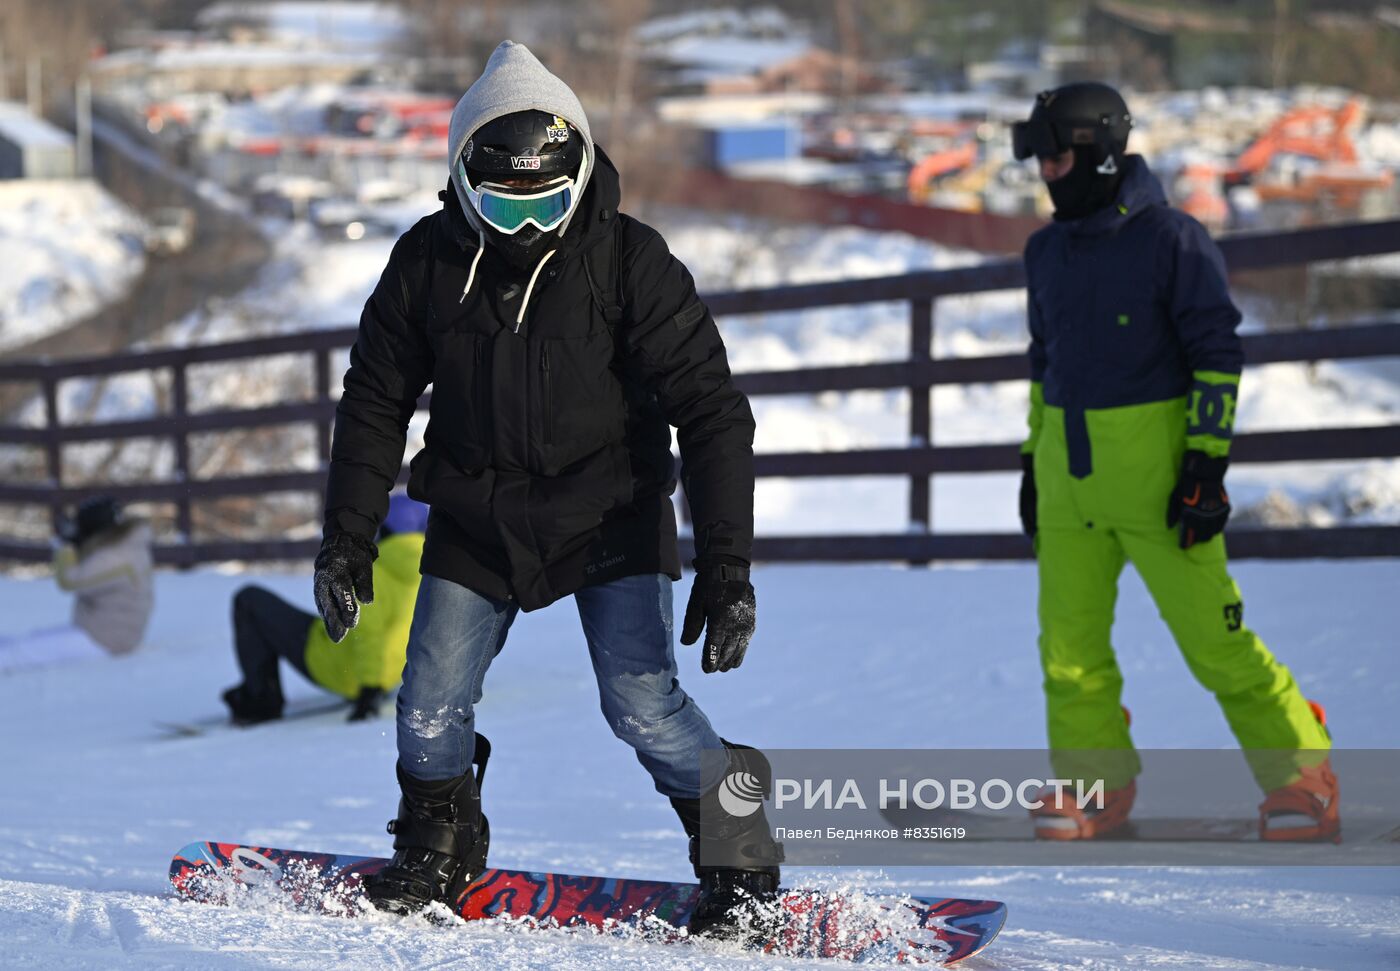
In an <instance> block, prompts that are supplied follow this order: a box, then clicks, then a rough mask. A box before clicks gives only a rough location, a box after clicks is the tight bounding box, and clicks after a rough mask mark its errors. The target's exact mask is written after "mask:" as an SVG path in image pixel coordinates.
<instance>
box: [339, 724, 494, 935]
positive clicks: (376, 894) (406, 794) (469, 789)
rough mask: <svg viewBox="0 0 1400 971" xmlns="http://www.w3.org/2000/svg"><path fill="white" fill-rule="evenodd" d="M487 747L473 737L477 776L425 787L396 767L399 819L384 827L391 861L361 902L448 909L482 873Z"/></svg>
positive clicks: (487, 838)
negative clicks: (438, 904)
mask: <svg viewBox="0 0 1400 971" xmlns="http://www.w3.org/2000/svg"><path fill="white" fill-rule="evenodd" d="M490 750H491V749H490V743H487V742H486V740H485V739H484V738H482V736H480V735H478V736H477V743H476V751H477V757H476V758H475V759H474V760H473V761H474V762H475V763H476V765H477V771H476V774H475V775H473V774H472V773H467V774H466V775H459V776H457V777H456V778H453V779H444V780H441V781H437V782H426V781H424V780H422V779H415V778H414V777H413V776H411V775H409V774H408V773H407V772H405V771H404V769H403V766H402V765H398V766H396V771H397V773H398V778H399V789H400V790H401V791H402V793H403V796H402V798H401V799H400V800H399V814H398V817H397V818H396V819H393V820H391V821H390V822H389V825H388V827H387V829H388V831H389V833H391V834H392V835H393V837H394V856H393V859H391V860H390V861H389V865H388V866H386V867H385V868H384V869H383V870H380V871H379V872H378V873H376V874H373V875H372V876H369V877H366V878H365V882H364V887H365V897H366V898H367V899H368V900H369V902H370V903H371V904H373V905H374V906H375V907H376V908H378V909H379V910H386V911H389V912H390V913H395V914H412V913H417V912H418V911H421V910H423V909H424V908H425V907H427V906H428V905H429V904H432V903H435V902H441V903H444V904H447V905H448V906H449V907H450V906H452V905H453V904H455V902H456V900H457V898H458V897H459V896H460V895H461V893H462V891H463V890H464V889H466V887H467V885H468V884H469V883H471V882H472V881H473V880H474V879H476V877H477V876H478V875H480V873H481V872H482V871H483V870H485V869H486V852H487V849H488V848H489V846H490V843H491V829H490V826H489V825H488V824H487V821H486V817H485V816H484V815H483V814H482V812H481V788H480V785H481V779H482V777H483V776H484V775H485V772H486V757H487V755H489V753H490Z"/></svg>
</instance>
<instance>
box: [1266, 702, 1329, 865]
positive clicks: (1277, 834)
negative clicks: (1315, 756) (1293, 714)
mask: <svg viewBox="0 0 1400 971" xmlns="http://www.w3.org/2000/svg"><path fill="white" fill-rule="evenodd" d="M1308 707H1309V708H1311V709H1312V713H1313V717H1314V718H1316V719H1317V723H1318V725H1320V726H1321V727H1322V730H1323V731H1324V732H1327V737H1328V739H1329V740H1330V739H1331V737H1332V733H1331V732H1330V731H1327V711H1326V709H1324V708H1323V707H1322V705H1320V704H1318V703H1317V702H1316V701H1309V702H1308ZM1340 800H1341V790H1340V788H1339V787H1338V785H1337V775H1336V773H1334V772H1333V771H1332V761H1331V760H1330V759H1323V760H1322V762H1320V763H1319V764H1317V765H1310V766H1306V767H1304V768H1302V769H1300V770H1299V775H1298V779H1297V781H1295V782H1290V783H1289V784H1288V785H1286V786H1281V787H1279V788H1278V789H1275V790H1274V791H1273V792H1271V793H1269V794H1268V795H1267V796H1265V797H1264V801H1263V802H1261V803H1260V804H1259V838H1260V839H1261V840H1270V841H1275V842H1321V841H1323V840H1330V841H1331V842H1333V843H1340V842H1341V841H1342V816H1341V807H1340Z"/></svg>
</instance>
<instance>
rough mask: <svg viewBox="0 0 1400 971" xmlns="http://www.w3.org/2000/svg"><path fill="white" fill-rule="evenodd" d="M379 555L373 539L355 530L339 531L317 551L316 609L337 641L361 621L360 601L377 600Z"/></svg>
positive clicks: (331, 635) (329, 632)
mask: <svg viewBox="0 0 1400 971" xmlns="http://www.w3.org/2000/svg"><path fill="white" fill-rule="evenodd" d="M378 555H379V550H378V549H377V548H375V545H374V544H373V543H371V542H370V541H369V540H367V539H364V538H363V537H360V536H356V535H355V534H354V533H336V534H335V535H334V536H331V537H330V538H329V539H327V540H326V541H325V542H324V543H322V544H321V552H320V553H318V554H316V579H315V589H316V609H317V610H319V611H320V612H321V619H322V620H324V621H325V622H326V633H327V634H329V635H330V638H331V640H333V641H335V642H336V643H339V642H340V641H341V640H343V639H344V638H345V632H346V631H348V630H349V629H350V628H352V627H354V626H355V625H356V624H358V623H359V622H360V604H362V603H373V602H374V569H373V566H374V558H375V557H376V556H378ZM357 600H358V603H357V602H356V601H357Z"/></svg>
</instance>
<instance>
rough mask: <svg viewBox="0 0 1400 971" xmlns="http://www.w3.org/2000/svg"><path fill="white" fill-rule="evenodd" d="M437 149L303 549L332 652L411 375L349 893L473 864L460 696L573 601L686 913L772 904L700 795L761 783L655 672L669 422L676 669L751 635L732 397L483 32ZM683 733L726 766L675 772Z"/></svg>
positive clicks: (667, 526)
mask: <svg viewBox="0 0 1400 971" xmlns="http://www.w3.org/2000/svg"><path fill="white" fill-rule="evenodd" d="M448 158H449V160H450V162H449V164H450V168H451V174H450V183H449V188H448V190H447V191H446V192H444V193H443V194H442V198H443V201H444V205H443V208H442V210H441V211H439V212H436V213H433V214H432V215H430V216H427V217H426V218H424V219H422V220H421V221H419V222H418V224H417V225H415V226H414V227H413V228H412V229H410V230H409V231H408V232H407V233H405V234H404V235H403V237H402V238H401V239H400V240H399V241H398V243H397V244H396V245H395V247H394V250H393V253H392V255H391V256H390V258H389V264H388V266H387V267H386V268H385V270H384V274H383V276H382V277H381V278H380V281H379V284H378V286H377V287H376V288H375V290H374V293H373V294H372V295H371V297H370V298H369V301H368V303H367V304H366V306H365V310H364V314H363V316H362V317H361V319H360V327H359V334H358V336H357V338H356V342H355V346H354V348H353V350H352V351H351V357H350V369H349V371H348V372H347V373H346V375H345V392H344V395H343V397H342V398H341V399H340V403H339V406H338V408H337V412H336V415H337V417H336V425H335V436H334V441H333V444H332V447H331V464H330V478H329V483H328V485H327V497H326V518H325V538H324V542H323V545H322V550H321V553H320V555H319V557H318V558H317V563H316V580H315V585H316V599H317V604H318V606H319V608H320V611H321V614H322V616H323V617H324V619H325V622H326V626H327V629H328V631H329V633H330V634H331V637H332V639H335V640H338V639H339V638H340V637H343V636H344V632H345V630H346V629H347V628H349V627H353V626H354V624H355V622H356V620H357V617H358V603H359V602H365V603H368V602H369V601H370V600H371V599H372V598H373V590H372V589H371V584H370V581H369V577H370V564H371V562H372V561H373V559H374V556H375V549H374V545H373V543H372V537H373V536H374V532H375V528H376V526H377V525H378V523H379V521H380V520H381V519H382V517H383V516H384V513H385V509H386V506H387V502H388V494H389V491H390V489H391V487H392V486H393V484H394V482H395V479H396V478H397V476H398V474H399V469H400V466H401V463H402V460H403V450H404V444H405V439H406V434H407V426H408V422H409V419H410V417H411V416H412V415H413V412H414V409H415V406H416V403H417V400H418V398H419V396H420V395H421V394H422V393H423V391H424V390H425V388H426V387H427V386H428V384H430V383H431V384H432V388H433V392H432V403H431V410H430V416H429V422H428V426H427V431H426V433H425V436H424V441H425V445H424V448H423V449H422V451H420V452H419V453H418V454H417V455H416V456H415V457H414V459H413V461H412V463H411V466H410V477H409V485H408V488H409V494H410V495H411V496H413V497H414V498H416V499H420V500H422V501H423V502H426V503H428V504H429V505H430V506H431V507H432V512H431V515H430V517H429V522H428V527H427V534H426V540H425V545H424V550H423V560H422V567H421V569H422V572H423V574H424V580H423V584H422V586H421V587H420V591H419V596H418V602H417V606H416V608H415V614H414V621H413V627H412V631H411V633H410V636H409V644H408V659H407V665H406V667H405V669H404V681H403V688H402V689H401V691H400V694H399V699H398V723H397V731H398V750H399V759H398V767H397V768H398V779H399V783H400V788H401V790H402V794H403V798H402V800H401V802H400V808H399V814H398V818H397V819H396V820H395V821H394V822H393V823H392V824H391V828H392V831H393V832H394V834H395V840H394V848H395V851H396V852H395V855H394V859H393V862H392V863H391V865H390V866H389V867H388V868H387V869H386V870H384V871H383V873H382V874H381V875H380V876H379V877H377V878H374V879H372V880H370V881H368V882H367V893H368V895H369V897H370V898H371V900H373V901H374V902H375V903H376V905H378V906H380V907H383V908H385V909H391V910H398V911H410V910H417V909H419V908H421V907H422V906H424V905H426V904H428V903H429V902H431V901H434V900H452V899H455V897H456V895H457V893H458V892H459V891H460V890H461V888H462V887H463V886H465V884H466V883H467V882H468V881H470V880H471V879H472V878H473V877H474V876H475V875H476V874H477V873H479V872H480V871H481V870H482V869H483V868H484V866H485V858H486V847H487V844H488V840H489V831H488V829H487V825H486V818H485V817H484V816H483V815H482V814H481V812H480V794H479V791H478V787H477V783H478V779H477V777H475V776H474V775H473V773H472V763H473V761H474V757H476V760H477V762H478V764H479V763H480V755H479V752H478V751H477V745H476V739H477V737H476V735H475V718H474V713H473V707H474V705H475V703H476V702H477V701H478V700H479V699H480V696H481V685H482V679H483V677H484V676H485V672H486V669H487V667H488V666H489V664H490V662H491V660H492V658H494V657H495V655H496V653H497V652H499V651H500V650H501V648H502V646H503V645H504V642H505V637H506V633H507V630H508V629H509V627H510V625H511V622H512V621H513V620H514V618H515V616H516V614H517V613H518V611H520V610H526V611H529V610H534V609H536V608H539V607H544V606H546V605H548V604H550V603H553V602H554V601H556V600H559V599H560V598H562V597H566V596H569V595H571V594H572V595H573V596H574V598H575V600H576V602H577V606H578V609H579V615H580V619H581V620H582V623H583V628H584V632H585V634H586V637H587V640H588V646H589V652H590V655H591V658H592V660H593V665H594V670H595V673H596V675H597V678H598V685H599V691H600V694H601V696H602V702H603V711H604V715H605V716H606V717H607V719H608V721H609V723H610V725H611V727H612V729H613V731H614V733H615V734H616V735H617V736H618V737H619V738H621V739H623V740H624V741H626V742H627V743H628V744H630V745H632V746H633V748H635V749H636V752H637V757H638V759H639V761H640V762H641V763H642V765H643V766H644V767H645V768H646V769H647V771H648V772H649V773H650V774H651V776H652V778H653V781H654V783H655V785H656V788H657V790H658V791H659V792H661V793H662V794H663V795H666V796H668V797H670V799H671V802H672V804H673V805H674V806H675V809H676V811H677V813H678V815H679V816H680V818H681V821H682V824H683V826H684V828H685V830H686V832H687V833H688V835H689V836H690V837H691V859H692V862H693V863H694V865H695V868H696V873H697V876H698V877H699V878H700V880H701V884H702V888H703V895H702V901H701V903H700V905H699V906H698V908H697V914H696V918H695V920H694V922H693V923H692V929H693V930H703V929H706V928H709V927H712V926H715V925H719V926H721V927H723V926H725V925H726V922H727V921H730V920H732V918H733V916H734V915H735V913H736V911H738V910H740V909H743V908H746V907H751V906H753V905H754V904H755V902H756V901H762V900H765V899H769V898H771V897H772V896H773V895H774V894H775V892H776V889H777V882H778V867H777V864H778V863H779V862H780V860H781V849H780V847H778V845H777V844H775V843H774V842H773V840H772V838H771V835H770V834H769V833H768V830H767V824H766V822H765V821H764V819H763V814H762V812H759V813H756V814H753V815H750V816H748V817H745V818H743V819H734V818H731V817H727V816H725V815H724V814H723V813H722V810H721V809H720V808H719V803H718V798H717V792H718V788H719V785H720V783H721V782H722V781H723V779H724V777H725V776H726V775H727V774H728V773H729V772H730V771H744V772H753V773H756V774H758V775H759V776H760V778H763V777H765V775H766V763H764V760H763V759H762V756H761V755H759V754H758V753H757V752H755V751H754V750H752V749H747V748H745V747H743V746H735V745H730V744H729V743H727V742H722V740H721V739H720V738H719V737H718V735H716V734H715V731H714V729H713V728H711V727H710V724H709V721H708V720H707V719H706V718H705V715H704V714H703V713H702V712H701V711H700V710H699V708H698V707H697V706H696V705H695V703H694V701H692V700H691V699H690V697H689V696H688V695H686V693H685V692H684V691H683V690H682V689H681V687H680V685H679V683H678V682H677V680H676V662H675V658H674V655H673V649H672V641H671V636H672V606H671V583H672V581H674V580H676V579H679V578H680V575H681V565H680V558H679V553H678V550H677V541H676V521H675V513H674V509H673V505H672V500H671V494H672V492H673V491H674V488H675V472H674V470H673V463H672V457H671V450H670V449H671V435H670V427H669V426H671V425H674V426H675V427H676V428H677V429H678V440H679V444H680V451H681V458H682V475H683V479H684V485H685V489H686V494H687V497H688V499H689V502H690V508H691V511H692V513H693V518H694V522H695V541H696V552H697V557H696V560H695V564H694V565H695V568H696V579H695V584H694V587H693V589H692V592H691V598H690V602H689V605H688V606H687V608H686V614H685V622H684V628H683V632H682V637H681V640H682V643H685V644H692V643H694V642H695V641H696V639H697V638H698V637H699V635H700V633H701V630H702V629H706V637H705V645H704V648H703V651H702V667H703V669H704V670H705V671H706V672H711V671H727V670H729V669H731V668H734V667H738V665H739V663H740V662H741V661H742V660H743V657H744V652H745V650H746V649H747V647H748V643H749V640H750V638H751V636H752V634H753V631H754V623H755V621H754V609H755V601H754V593H753V587H752V586H751V585H750V583H749V558H750V551H751V547H752V543H753V481H754V480H753V475H754V474H753V451H752V443H753V432H754V422H753V415H752V413H751V411H750V409H749V405H748V401H747V400H746V399H745V397H744V395H743V394H742V393H740V392H739V391H738V389H737V388H735V386H734V384H733V381H732V380H731V377H730V373H729V366H728V363H727V360H726V358H725V351H724V344H723V342H722V341H721V339H720V335H719V331H718V329H717V328H716V326H715V322H714V319H713V318H712V316H711V315H710V312H709V310H708V309H707V308H706V307H705V305H704V304H703V303H702V302H701V301H700V299H699V298H698V297H697V295H696V292H695V285H694V282H693V280H692V279H691V276H690V274H689V273H688V272H687V271H686V269H685V267H684V266H682V265H681V264H680V262H678V261H677V260H676V259H675V258H674V257H672V256H671V254H670V252H669V251H668V250H667V248H666V244H665V242H664V241H663V240H662V239H661V237H660V235H658V234H657V233H656V231H655V230H653V229H651V228H650V227H648V226H645V225H643V224H642V223H640V222H638V221H637V220H635V219H632V218H631V217H629V216H626V215H623V214H621V213H619V212H618V208H617V207H618V201H619V197H620V187H619V180H618V174H617V171H616V170H615V169H614V168H613V166H612V163H611V162H610V161H609V160H608V158H607V156H606V155H604V154H603V152H602V150H601V149H600V148H599V147H598V146H597V145H596V144H594V143H593V141H592V138H591V136H590V135H589V127H588V120H587V118H586V116H585V114H584V111H583V108H582V106H581V104H580V103H579V100H578V98H577V96H576V95H575V94H574V92H573V91H572V90H570V89H569V87H568V86H567V85H566V84H565V83H564V82H563V81H561V80H560V79H558V78H557V77H555V76H554V75H553V74H551V73H550V72H549V71H548V70H546V69H545V67H544V66H543V65H542V64H540V62H539V61H538V60H536V58H535V57H534V55H533V54H531V53H530V51H529V50H528V49H526V48H525V47H524V46H523V45H519V44H514V43H511V42H510V41H507V42H505V43H503V44H502V45H501V46H500V47H499V48H497V50H496V51H495V53H494V54H493V55H492V57H491V59H490V61H489V62H488V63H487V65H486V69H485V71H484V73H483V74H482V76H481V78H480V79H479V80H478V81H477V82H476V83H475V84H473V85H472V87H471V89H470V90H469V91H467V93H466V94H465V95H464V96H463V97H462V99H461V101H460V102H459V103H458V105H457V107H456V109H455V111H454V112H453V116H452V123H451V130H450V135H449V156H448ZM707 749H709V750H715V751H719V752H722V753H726V754H725V756H724V757H721V758H719V759H714V758H710V759H705V760H703V762H702V759H701V753H702V751H704V750H707ZM702 766H703V767H704V768H703V769H702ZM702 776H703V777H702ZM702 816H703V817H704V818H705V821H706V825H705V828H704V832H703V833H702V828H701V819H702ZM712 819H713V820H715V825H714V826H713V827H711V823H710V821H711V820H712Z"/></svg>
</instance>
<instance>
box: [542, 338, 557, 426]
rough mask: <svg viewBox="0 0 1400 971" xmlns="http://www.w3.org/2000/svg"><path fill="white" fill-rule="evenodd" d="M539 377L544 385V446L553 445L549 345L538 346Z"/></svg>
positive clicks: (552, 402)
mask: <svg viewBox="0 0 1400 971" xmlns="http://www.w3.org/2000/svg"><path fill="white" fill-rule="evenodd" d="M540 376H541V379H542V381H543V383H544V444H546V445H553V444H554V391H553V389H552V388H551V387H550V380H549V345H548V344H540Z"/></svg>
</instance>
